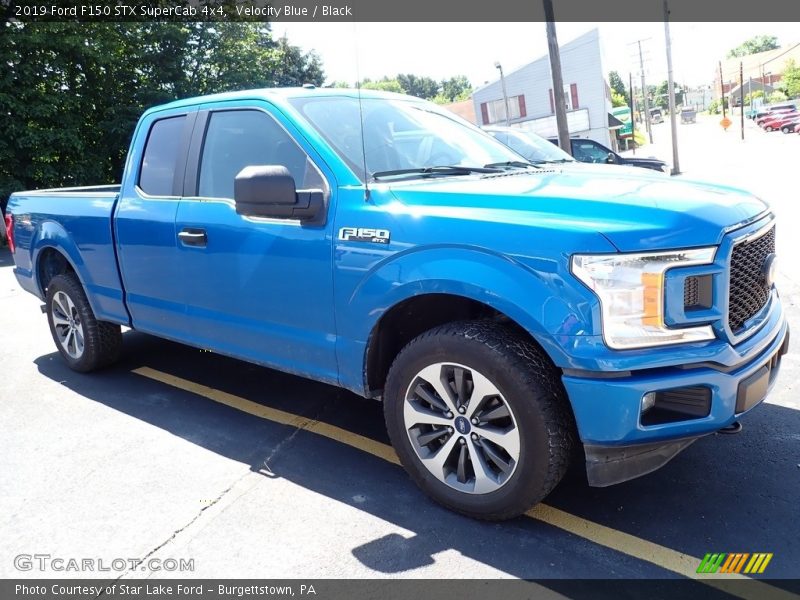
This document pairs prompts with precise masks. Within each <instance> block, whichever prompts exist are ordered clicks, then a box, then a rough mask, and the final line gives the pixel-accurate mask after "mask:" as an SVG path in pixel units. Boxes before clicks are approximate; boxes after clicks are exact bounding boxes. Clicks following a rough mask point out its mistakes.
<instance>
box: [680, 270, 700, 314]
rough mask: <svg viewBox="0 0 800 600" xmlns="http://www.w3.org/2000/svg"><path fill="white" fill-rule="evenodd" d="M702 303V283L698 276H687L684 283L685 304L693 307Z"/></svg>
mask: <svg viewBox="0 0 800 600" xmlns="http://www.w3.org/2000/svg"><path fill="white" fill-rule="evenodd" d="M698 304H700V284H699V282H698V281H697V277H687V278H686V282H685V283H684V284H683V306H684V308H686V307H691V306H697V305H698Z"/></svg>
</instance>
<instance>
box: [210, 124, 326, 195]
mask: <svg viewBox="0 0 800 600" xmlns="http://www.w3.org/2000/svg"><path fill="white" fill-rule="evenodd" d="M251 165H283V166H285V167H286V168H287V169H288V170H289V172H290V173H291V174H292V177H294V181H295V185H296V186H297V189H325V183H324V181H323V179H322V176H321V175H320V173H319V171H317V169H316V167H314V165H313V164H312V163H311V162H310V160H309V159H308V156H306V153H305V152H304V151H303V150H302V148H300V146H298V145H297V143H296V142H295V141H294V140H293V139H292V138H291V137H290V136H289V134H288V133H286V131H285V130H284V129H283V128H282V127H281V126H280V125H278V123H277V122H276V121H275V120H274V119H273V118H272V117H270V116H269V115H267V114H266V113H264V112H261V111H258V110H230V111H220V112H215V113H212V114H211V117H210V119H209V123H208V129H207V130H206V138H205V141H204V142H203V154H202V157H201V158H200V181H199V186H198V194H199V195H200V196H203V197H206V198H233V180H234V179H235V177H236V175H238V173H239V171H241V170H242V169H243V168H244V167H247V166H251Z"/></svg>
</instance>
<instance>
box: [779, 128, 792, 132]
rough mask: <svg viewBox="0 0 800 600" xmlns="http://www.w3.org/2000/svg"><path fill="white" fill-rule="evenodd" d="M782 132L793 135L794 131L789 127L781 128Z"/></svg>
mask: <svg viewBox="0 0 800 600" xmlns="http://www.w3.org/2000/svg"><path fill="white" fill-rule="evenodd" d="M781 131H782V132H783V133H791V132H792V130H791V129H789V128H788V127H781Z"/></svg>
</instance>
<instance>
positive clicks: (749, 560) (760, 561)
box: [697, 552, 772, 574]
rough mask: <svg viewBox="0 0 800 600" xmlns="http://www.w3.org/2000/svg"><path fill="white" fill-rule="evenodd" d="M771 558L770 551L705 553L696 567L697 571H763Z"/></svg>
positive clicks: (751, 572) (748, 572) (754, 572)
mask: <svg viewBox="0 0 800 600" xmlns="http://www.w3.org/2000/svg"><path fill="white" fill-rule="evenodd" d="M771 560H772V552H756V553H753V554H749V553H746V552H744V553H742V552H740V553H725V552H719V553H715V554H711V553H709V554H706V555H705V556H704V557H703V560H701V561H700V566H699V567H697V572H698V573H747V574H759V573H763V572H764V569H766V568H767V565H768V564H769V561H771Z"/></svg>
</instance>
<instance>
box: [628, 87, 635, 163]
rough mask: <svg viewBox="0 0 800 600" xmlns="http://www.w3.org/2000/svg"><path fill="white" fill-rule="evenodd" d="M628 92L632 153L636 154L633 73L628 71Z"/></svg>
mask: <svg viewBox="0 0 800 600" xmlns="http://www.w3.org/2000/svg"><path fill="white" fill-rule="evenodd" d="M628 90H630V91H629V92H628V94H629V96H628V97H629V98H630V100H631V141H632V142H633V155H634V156H636V119H635V118H634V116H635V115H636V100H634V99H633V75H632V74H631V73H628Z"/></svg>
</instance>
